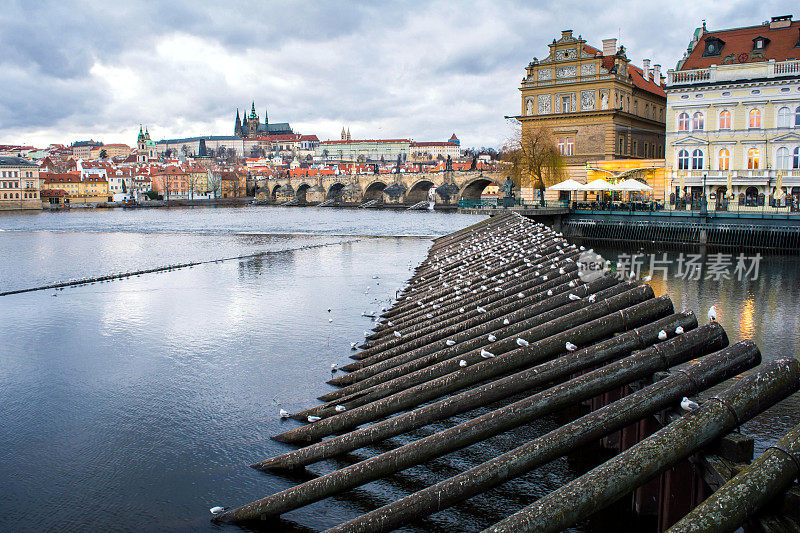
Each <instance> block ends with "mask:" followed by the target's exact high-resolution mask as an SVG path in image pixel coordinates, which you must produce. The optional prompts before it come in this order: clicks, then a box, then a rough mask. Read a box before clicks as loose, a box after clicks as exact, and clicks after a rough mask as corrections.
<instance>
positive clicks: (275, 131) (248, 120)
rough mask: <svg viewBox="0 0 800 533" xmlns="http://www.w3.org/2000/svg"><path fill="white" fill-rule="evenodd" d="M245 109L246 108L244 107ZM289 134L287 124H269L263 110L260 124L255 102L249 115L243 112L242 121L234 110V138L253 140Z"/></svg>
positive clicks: (290, 131)
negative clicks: (262, 118)
mask: <svg viewBox="0 0 800 533" xmlns="http://www.w3.org/2000/svg"><path fill="white" fill-rule="evenodd" d="M245 109H247V108H246V107H245ZM290 133H293V132H292V128H291V127H290V126H289V123H288V122H277V123H275V124H270V123H269V117H268V115H267V110H266V109H265V110H264V122H263V123H262V122H261V121H260V119H259V117H258V115H257V114H256V103H255V101H254V102H253V103H252V105H251V107H250V115H247V114H246V111H245V115H244V119H242V118H241V117H240V116H239V110H238V109H237V110H236V122H235V124H234V127H233V134H234V135H235V136H236V137H240V138H242V139H255V138H257V137H264V136H266V135H285V134H290Z"/></svg>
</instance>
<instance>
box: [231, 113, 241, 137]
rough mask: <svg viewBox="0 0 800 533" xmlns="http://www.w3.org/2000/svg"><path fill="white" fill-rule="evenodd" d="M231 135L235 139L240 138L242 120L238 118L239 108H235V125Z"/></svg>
mask: <svg viewBox="0 0 800 533" xmlns="http://www.w3.org/2000/svg"><path fill="white" fill-rule="evenodd" d="M233 135H234V136H236V137H241V136H242V119H241V118H239V108H238V107H237V108H236V124H234V126H233Z"/></svg>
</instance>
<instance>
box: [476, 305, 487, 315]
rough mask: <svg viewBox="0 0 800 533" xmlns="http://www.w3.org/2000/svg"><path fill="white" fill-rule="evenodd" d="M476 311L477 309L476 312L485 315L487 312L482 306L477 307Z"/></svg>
mask: <svg viewBox="0 0 800 533" xmlns="http://www.w3.org/2000/svg"><path fill="white" fill-rule="evenodd" d="M475 309H476V310H477V311H478V312H479V313H485V312H486V309H484V308H483V307H481V306H480V305H479V306H478V307H476V308H475Z"/></svg>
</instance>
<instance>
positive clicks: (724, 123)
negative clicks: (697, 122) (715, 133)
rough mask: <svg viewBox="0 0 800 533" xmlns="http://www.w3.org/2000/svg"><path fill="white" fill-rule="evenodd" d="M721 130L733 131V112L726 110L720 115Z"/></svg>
mask: <svg viewBox="0 0 800 533" xmlns="http://www.w3.org/2000/svg"><path fill="white" fill-rule="evenodd" d="M719 129H721V130H729V129H731V112H730V111H728V110H727V109H724V110H723V111H722V113H720V114H719Z"/></svg>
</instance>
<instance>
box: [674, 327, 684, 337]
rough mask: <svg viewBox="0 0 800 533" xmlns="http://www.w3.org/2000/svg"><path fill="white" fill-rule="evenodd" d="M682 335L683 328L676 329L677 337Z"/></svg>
mask: <svg viewBox="0 0 800 533" xmlns="http://www.w3.org/2000/svg"><path fill="white" fill-rule="evenodd" d="M681 333H683V326H678V327H677V328H675V335H680V334H681Z"/></svg>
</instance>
